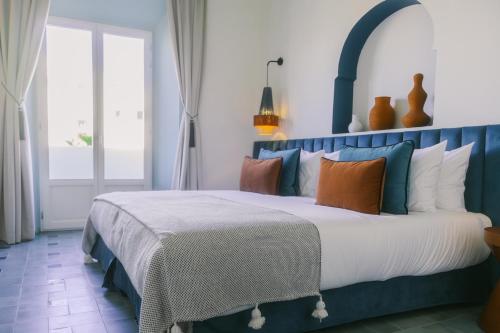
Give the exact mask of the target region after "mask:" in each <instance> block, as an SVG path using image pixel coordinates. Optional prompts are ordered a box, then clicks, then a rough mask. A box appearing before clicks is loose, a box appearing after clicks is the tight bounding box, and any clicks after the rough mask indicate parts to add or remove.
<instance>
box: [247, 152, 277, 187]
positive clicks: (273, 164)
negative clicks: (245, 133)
mask: <svg viewBox="0 0 500 333" xmlns="http://www.w3.org/2000/svg"><path fill="white" fill-rule="evenodd" d="M282 163H283V159H282V158H281V157H279V158H272V159H268V160H255V159H253V158H250V157H248V156H245V160H244V161H243V166H242V167H241V177H240V191H246V192H255V193H262V194H272V195H276V194H278V192H279V185H280V174H281V165H282Z"/></svg>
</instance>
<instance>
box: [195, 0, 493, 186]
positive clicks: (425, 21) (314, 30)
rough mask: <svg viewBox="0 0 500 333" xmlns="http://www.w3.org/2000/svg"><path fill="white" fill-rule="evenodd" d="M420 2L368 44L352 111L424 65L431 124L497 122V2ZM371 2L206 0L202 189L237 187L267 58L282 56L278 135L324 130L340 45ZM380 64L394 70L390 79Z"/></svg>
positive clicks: (276, 84)
mask: <svg viewBox="0 0 500 333" xmlns="http://www.w3.org/2000/svg"><path fill="white" fill-rule="evenodd" d="M421 2H422V3H423V4H424V6H423V7H417V6H415V7H413V8H409V9H405V10H402V11H400V12H399V13H397V14H396V15H395V16H394V17H392V18H390V19H388V20H387V21H385V22H384V23H382V25H381V26H379V27H378V28H377V30H376V31H375V32H374V34H373V35H372V36H371V38H370V39H369V40H368V42H367V44H366V45H365V51H368V52H363V54H362V56H361V59H360V63H359V71H360V72H359V73H358V82H357V83H356V91H355V94H356V96H355V98H356V101H355V104H354V108H355V110H356V111H355V112H359V113H362V110H366V111H367V110H368V108H369V107H371V104H372V102H371V100H372V97H373V96H375V95H379V94H384V95H386V94H388V95H392V96H397V97H399V98H402V99H404V98H405V97H406V95H407V93H408V91H409V90H410V89H411V74H413V73H414V72H416V71H421V72H423V73H424V74H425V76H426V78H425V79H424V85H425V88H426V90H427V91H428V92H429V99H428V105H426V111H432V102H433V104H434V105H433V106H434V108H433V109H434V126H435V127H452V126H464V125H478V124H489V123H500V98H498V95H499V92H500V61H499V59H500V42H499V41H500V20H499V19H498V15H499V13H500V1H498V0H475V1H469V0H421ZM377 3H379V0H335V1H333V0H314V1H310V0H252V1H248V0H210V1H208V17H207V19H208V27H207V49H206V61H205V80H204V82H203V85H204V86H203V92H202V100H201V121H202V139H203V159H204V160H203V162H204V177H205V181H204V187H205V188H237V186H238V181H239V168H240V164H241V160H242V157H243V155H245V154H250V153H251V147H252V141H254V140H255V139H256V138H257V137H256V136H255V132H254V129H253V128H252V116H253V115H254V114H255V113H256V112H257V110H258V106H259V102H260V94H261V89H262V87H263V85H264V80H265V77H264V74H265V72H264V70H265V62H266V61H267V60H269V59H272V58H277V57H278V56H283V57H284V59H285V63H284V65H283V66H282V67H277V66H274V67H272V68H271V72H270V85H271V86H272V87H273V92H274V98H275V106H276V107H277V109H278V111H279V112H280V113H281V116H282V120H281V124H282V126H281V128H280V132H278V133H277V135H275V137H276V138H300V137H319V136H329V135H331V120H332V107H333V84H334V79H335V77H336V76H337V66H338V59H339V56H340V52H341V50H342V46H343V43H344V41H345V39H346V37H347V34H348V33H349V32H350V30H351V28H352V26H353V25H354V24H355V23H356V22H357V21H358V20H359V18H360V17H361V16H362V15H363V14H364V13H366V12H367V11H368V10H369V9H371V8H372V7H373V6H374V5H376V4H377ZM424 9H425V10H426V11H427V13H426V11H425V10H424ZM429 16H430V18H429ZM431 21H432V23H433V25H432V26H431V25H430V22H431ZM419 22H422V25H421V26H420V27H419V25H418V24H419ZM432 31H433V38H432V36H430V34H431V32H432ZM408 36H410V37H408ZM412 41H413V42H414V43H412ZM432 43H433V47H431V45H432ZM432 49H435V52H434V51H432ZM412 52H416V53H414V54H412ZM415 54H418V57H416V56H415ZM384 55H386V56H387V57H388V58H387V59H384ZM384 60H386V61H384ZM434 61H435V63H436V64H435V71H434V73H433V69H432V68H433V62H434ZM375 64H377V66H374V65H375ZM379 66H380V67H379ZM405 66H407V67H405ZM417 68H418V69H417ZM386 71H387V72H388V74H390V78H391V80H388V81H387V85H385V82H384V76H383V74H384V73H385V72H386ZM433 76H435V80H434V82H433V80H432V77H433ZM364 80H366V81H371V83H367V82H362V81H364ZM433 83H434V84H435V87H434V89H433V88H432V85H433ZM363 85H364V86H365V87H364V88H363ZM367 86H368V87H369V86H371V87H372V88H371V89H367V88H366V87H367ZM386 86H387V91H386V90H385V87H386ZM363 89H364V92H363ZM389 90H390V91H389ZM432 90H434V93H433V92H432ZM433 96H434V98H433ZM429 103H431V104H430V105H429ZM259 139H262V138H259ZM264 139H266V138H264Z"/></svg>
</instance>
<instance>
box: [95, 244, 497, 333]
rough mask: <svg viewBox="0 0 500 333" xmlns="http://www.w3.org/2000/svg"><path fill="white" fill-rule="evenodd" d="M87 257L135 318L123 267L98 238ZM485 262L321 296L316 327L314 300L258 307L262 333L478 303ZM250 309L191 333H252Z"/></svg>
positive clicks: (485, 287)
mask: <svg viewBox="0 0 500 333" xmlns="http://www.w3.org/2000/svg"><path fill="white" fill-rule="evenodd" d="M92 256H93V257H94V258H96V259H98V260H99V263H100V264H101V266H102V268H103V270H104V271H105V272H106V274H105V277H104V282H103V287H106V288H109V289H111V290H119V291H121V292H123V293H124V294H125V295H127V297H128V298H129V300H130V301H131V303H132V304H133V306H134V309H135V314H136V317H137V318H139V313H140V308H141V298H140V297H139V295H138V294H137V292H136V291H135V289H134V287H133V286H132V283H131V282H130V279H129V278H128V276H127V273H126V272H125V269H124V268H123V266H122V264H121V263H120V261H119V260H117V259H116V258H115V256H114V255H113V253H112V252H111V251H110V250H109V249H108V248H107V247H106V244H105V243H104V242H103V241H102V239H101V238H100V237H99V238H98V240H97V242H96V244H95V246H94V248H93V250H92ZM489 272H490V261H489V260H487V261H485V262H483V263H481V264H479V265H476V266H473V267H468V268H465V269H459V270H454V271H451V272H445V273H439V274H434V275H429V276H405V277H398V278H394V279H390V280H387V281H385V282H366V283H358V284H354V285H350V286H347V287H343V288H338V289H330V290H326V291H322V292H321V294H322V295H323V299H324V301H325V303H326V304H327V309H328V312H329V314H330V315H329V316H328V317H327V318H326V319H324V320H323V321H322V322H321V323H320V322H319V321H318V320H317V319H314V318H312V317H311V312H312V310H313V309H314V307H315V304H316V302H317V301H318V299H317V298H316V297H308V298H302V299H298V300H294V301H287V302H276V303H267V304H261V305H260V306H259V307H260V310H261V311H262V313H263V315H264V316H265V317H266V324H265V325H264V327H263V328H262V329H261V330H260V331H259V332H262V333H277V332H283V333H299V332H308V331H312V330H317V329H321V328H326V327H332V326H336V325H341V324H344V323H350V322H353V321H356V320H361V319H366V318H373V317H379V316H383V315H387V314H393V313H399V312H404V311H409V310H415V309H422V308H428V307H432V306H438V305H445V304H458V303H483V302H485V301H486V299H487V296H488V295H489V293H490V291H491V285H490V279H489V276H488V274H489ZM250 312H251V309H249V310H245V311H242V312H238V313H235V314H232V315H228V316H222V317H217V318H212V319H209V320H206V321H203V322H195V323H194V327H193V331H194V333H255V331H254V330H252V329H250V328H248V327H247V325H248V322H249V320H250Z"/></svg>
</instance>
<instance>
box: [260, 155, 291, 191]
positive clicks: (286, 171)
mask: <svg viewBox="0 0 500 333" xmlns="http://www.w3.org/2000/svg"><path fill="white" fill-rule="evenodd" d="M277 157H281V158H283V164H282V166H281V177H280V188H279V192H280V195H285V196H292V195H297V193H298V187H299V184H298V183H299V182H298V177H299V162H300V148H296V149H290V150H279V151H271V150H266V149H264V148H261V149H260V152H259V160H268V159H271V158H277Z"/></svg>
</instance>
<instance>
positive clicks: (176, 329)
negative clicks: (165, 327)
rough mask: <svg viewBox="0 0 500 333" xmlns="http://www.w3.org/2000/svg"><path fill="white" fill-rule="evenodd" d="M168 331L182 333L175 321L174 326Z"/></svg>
mask: <svg viewBox="0 0 500 333" xmlns="http://www.w3.org/2000/svg"><path fill="white" fill-rule="evenodd" d="M170 333H182V329H181V328H180V327H179V325H177V323H174V326H172V328H171V329H170Z"/></svg>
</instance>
